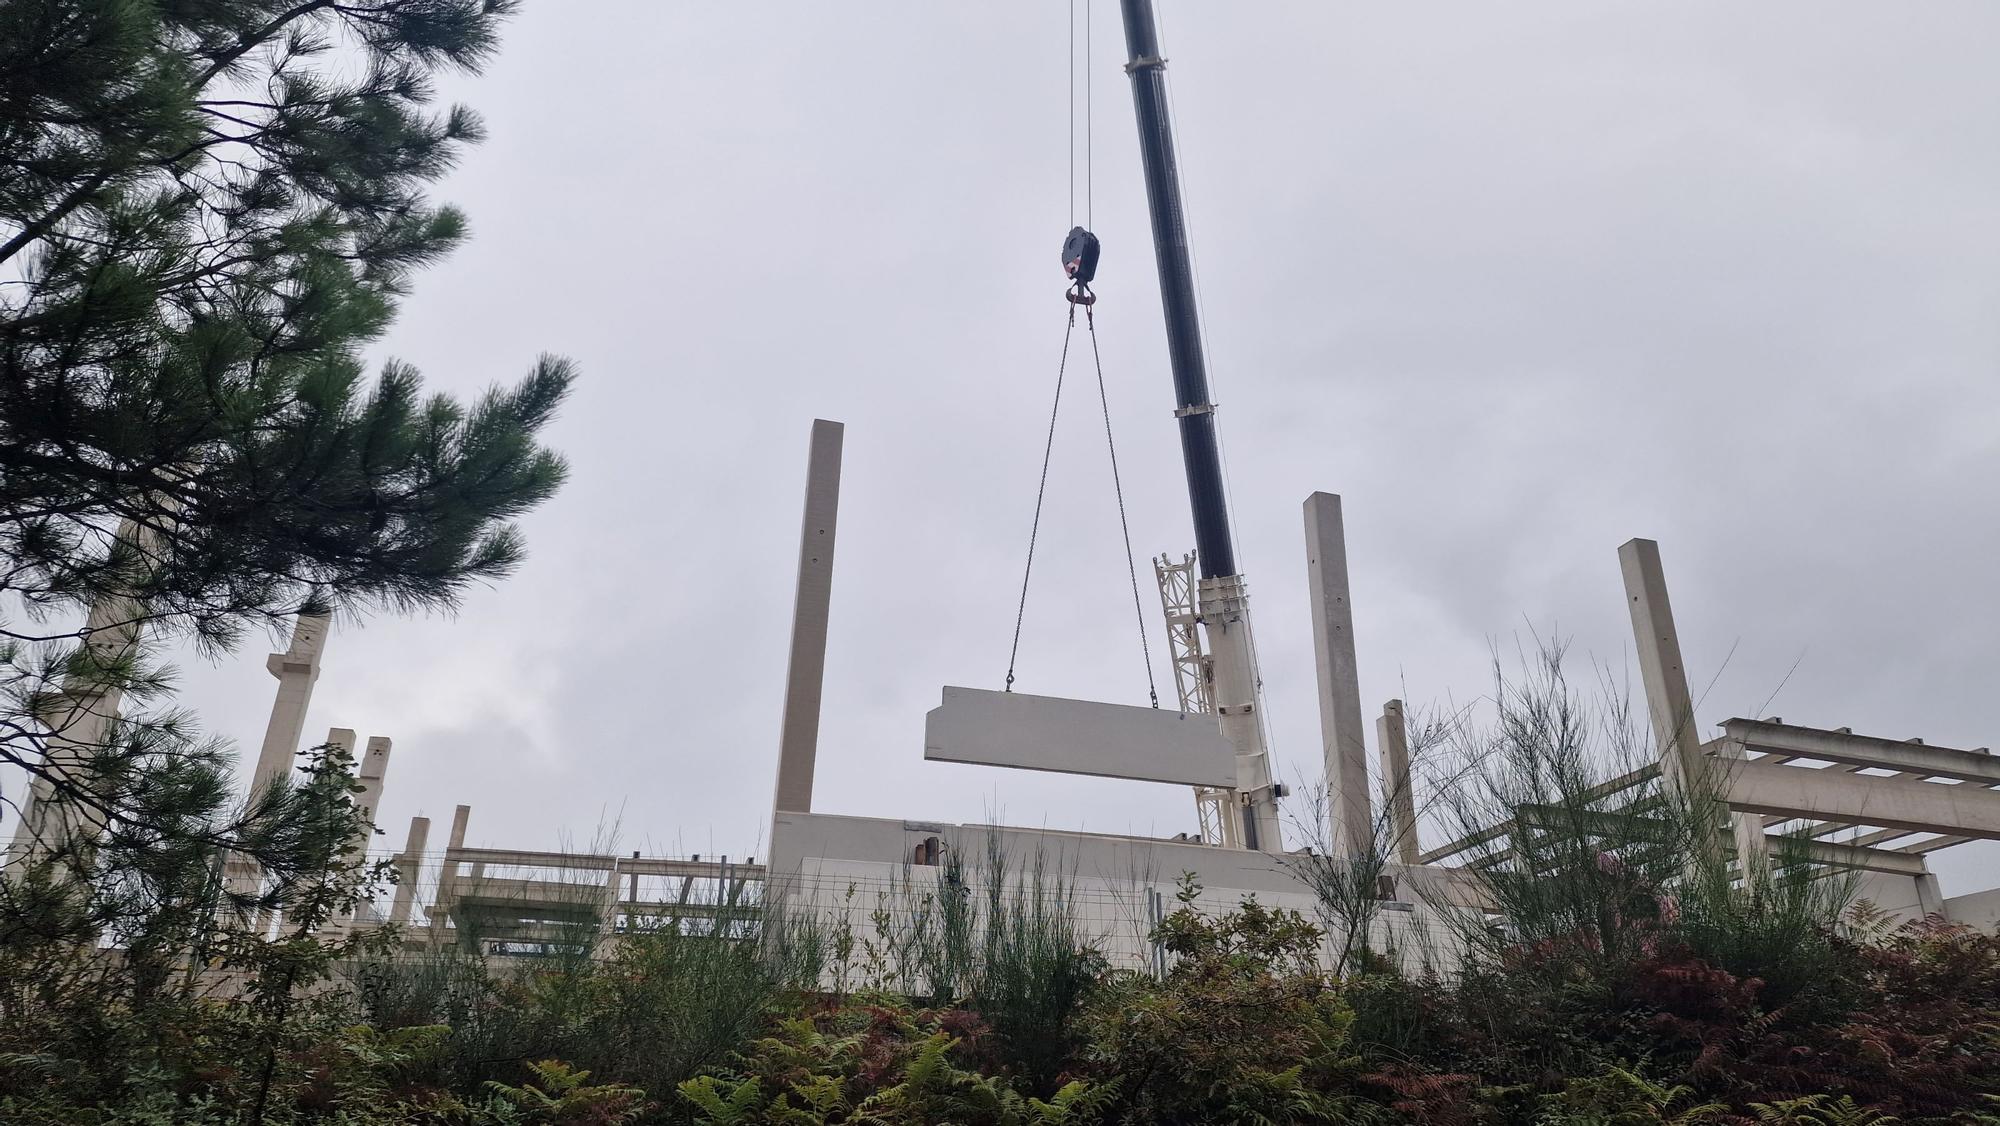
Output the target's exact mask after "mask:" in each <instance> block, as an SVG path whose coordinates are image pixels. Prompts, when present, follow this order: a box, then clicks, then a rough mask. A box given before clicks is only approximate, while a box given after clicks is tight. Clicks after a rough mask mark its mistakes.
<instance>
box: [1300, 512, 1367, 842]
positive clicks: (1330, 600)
mask: <svg viewBox="0 0 2000 1126" xmlns="http://www.w3.org/2000/svg"><path fill="white" fill-rule="evenodd" d="M1305 509H1306V570H1307V577H1308V583H1307V589H1308V591H1309V593H1310V595H1311V597H1312V617H1313V658H1314V659H1313V664H1314V665H1315V666H1317V668H1318V670H1319V729H1320V741H1321V743H1322V748H1321V749H1322V751H1323V753H1324V755H1325V763H1326V789H1327V805H1328V806H1329V807H1330V808H1329V809H1328V811H1327V812H1328V816H1330V817H1331V818H1332V819H1333V825H1332V833H1333V835H1332V838H1331V842H1330V843H1331V844H1332V846H1333V848H1334V849H1335V851H1336V854H1337V855H1340V856H1368V855H1372V854H1373V852H1374V849H1375V811H1374V808H1373V803H1372V802H1371V801H1370V800H1369V796H1368V748H1367V744H1366V742H1365V741H1364V738H1363V736H1362V731H1363V730H1365V728H1366V726H1367V722H1368V721H1367V720H1366V719H1365V718H1364V717H1363V716H1362V713H1361V680H1360V673H1359V671H1358V669H1357V667H1356V663H1355V658H1354V607H1353V605H1352V604H1351V603H1350V602H1349V600H1348V591H1347V537H1346V533H1345V532H1344V531H1343V529H1342V527H1341V519H1340V498H1339V497H1338V496H1335V495H1334V494H1332V493H1314V494H1313V495H1311V496H1309V497H1307V498H1306V504H1305Z"/></svg>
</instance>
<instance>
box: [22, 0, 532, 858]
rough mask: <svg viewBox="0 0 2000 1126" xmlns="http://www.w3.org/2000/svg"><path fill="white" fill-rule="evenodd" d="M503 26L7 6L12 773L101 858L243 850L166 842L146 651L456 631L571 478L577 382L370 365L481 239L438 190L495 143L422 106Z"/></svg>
mask: <svg viewBox="0 0 2000 1126" xmlns="http://www.w3.org/2000/svg"><path fill="white" fill-rule="evenodd" d="M512 7H513V5H512V4H511V2H509V0H342V2H337V3H336V2H333V0H283V2H273V0H171V2H161V0H0V758H4V759H5V760H8V761H11V762H13V763H15V764H16V765H19V766H21V767H24V768H26V769H28V770H29V771H30V772H32V773H35V774H36V775H37V776H38V777H39V778H40V780H41V784H42V785H44V786H50V787H53V788H54V790H55V791H57V792H58V793H59V795H60V796H61V797H62V798H63V799H64V800H65V801H69V802H72V803H76V804H77V805H78V807H79V808H80V809H82V810H83V818H82V819H83V820H84V821H86V822H88V823H89V824H90V825H91V827H92V830H93V831H94V832H96V833H99V834H102V833H103V832H105V831H107V830H118V831H123V832H127V833H141V834H143V833H169V834H171V833H181V834H183V835H186V834H190V833H192V834H195V835H197V836H205V837H207V838H209V839H210V840H212V841H222V840H224V839H227V840H229V842H230V843H231V845H232V846H235V845H244V844H249V845H253V846H254V845H255V843H256V842H255V840H254V839H253V838H255V837H256V833H255V832H252V831H251V829H250V827H249V826H250V822H251V821H252V820H254V818H253V817H252V816H251V814H250V813H245V814H244V815H243V816H241V817H238V818H236V819H235V820H234V821H231V820H230V819H228V818H223V819H222V821H221V822H218V820H217V819H216V818H215V817H212V816H201V817H194V818H191V819H190V818H188V817H186V816H184V815H183V814H185V813H186V811H187V810H188V809H190V808H200V809H210V808H211V807H212V806H213V802H212V801H209V800H208V799H209V798H210V797H212V794H209V793H208V790H207V787H210V786H212V783H211V782H203V781H200V780H198V779H192V778H189V777H183V776H180V775H177V774H175V773H174V771H175V770H176V769H179V768H178V767H176V766H175V765H174V764H175V763H193V764H202V763H205V764H208V766H207V767H204V768H205V769H213V768H215V764H216V763H217V762H219V761H220V760H219V759H218V757H217V756H216V755H215V754H214V753H213V748H211V747H210V746H209V745H208V744H206V743H205V742H204V741H203V740H201V739H200V738H199V737H198V736H196V735H194V734H193V733H192V732H191V731H190V730H189V729H188V725H187V723H186V721H185V718H184V717H179V716H174V715H165V716H154V717H153V718H151V719H134V718H133V715H132V713H133V711H134V709H135V708H138V707H141V706H144V705H147V704H149V703H151V704H153V705H159V704H162V703H163V702H164V701H165V700H166V699H167V698H168V696H169V695H170V687H171V679H170V673H169V672H168V670H163V669H161V668H160V667H159V666H158V664H157V661H156V659H155V657H154V654H155V652H156V651H157V649H158V647H160V646H162V645H166V644H169V643H173V642H177V641H184V640H187V639H189V638H192V639H193V640H194V641H195V642H196V643H197V644H198V645H201V646H204V647H207V648H208V649H209V650H211V651H222V650H227V649H229V648H230V647H231V646H233V645H234V644H235V643H236V642H237V641H238V640H239V639H240V638H241V637H242V636H243V634H244V632H245V631H246V630H248V629H253V628H255V627H258V626H274V625H276V624H277V623H279V622H281V621H283V620H284V619H286V618H287V617H289V616H291V615H294V614H298V613H308V612H309V613H327V612H334V611H340V612H348V613H360V612H365V611H368V610H373V609H385V608H386V609H389V610H394V611H410V610H414V609H424V608H446V607H450V606H452V605H454V604H455V602H456V600H457V599H458V598H459V596H460V595H461V594H462V593H463V592H464V591H465V590H466V588H467V587H468V585H470V584H474V583H479V582H484V581H491V580H493V579H496V578H498V577H500V576H503V575H505V574H507V573H508V572H510V571H511V570H512V569H513V568H514V567H515V566H516V565H517V564H518V562H519V561H520V559H521V555H522V541H521V538H520V535H519V533H518V531H517V530H516V528H515V526H514V525H513V524H512V523H511V521H512V520H513V519H514V518H515V517H517V516H519V515H520V514H522V513H524V512H526V511H527V510H529V509H530V508H532V507H534V506H535V505H536V504H538V503H540V502H541V501H543V500H545V499H547V498H548V497H549V496H550V495H551V494H552V493H553V492H554V490H555V489H556V488H557V486H558V485H559V484H560V483H561V481H562V479H563V475H564V466H563V463H562V460H561V459H560V458H559V457H558V456H557V455H556V454H554V453H553V452H551V451H550V450H548V449H547V448H545V447H544V446H542V445H541V444H540V442H539V441H538V437H537V436H538V433H539V431H540V430H541V429H542V428H543V426H544V425H545V424H546V423H547V422H548V421H549V420H550V418H551V417H552V416H553V415H554V413H555V411H556V409H557V407H558V406H559V405H560V404H561V402H562V401H563V399H564V397H565V395H566V394H567V392H568V390H569V387H570V384H571V380H572V371H571V368H570V365H569V364H568V363H567V362H566V361H564V360H561V359H558V358H554V357H547V356H545V357H543V358H541V359H540V360H539V361H538V362H537V363H536V364H535V365H534V367H533V368H532V370H531V371H530V373H529V374H528V375H527V377H526V378H525V379H523V380H521V381H520V382H519V383H517V384H515V385H513V386H511V387H505V388H496V389H494V390H492V391H489V392H488V393H486V394H485V395H484V396H483V397H480V398H479V399H477V400H476V401H474V402H470V403H461V402H458V401H454V400H453V399H451V398H449V397H446V396H443V395H431V396H428V397H427V396H426V395H425V394H424V393H423V391H422V387H421V384H420V381H419V378H418V375H417V373H416V372H415V371H414V370H412V369H411V368H409V367H408V366H406V365H402V364H398V363H393V362H392V363H389V364H387V365H386V366H385V367H383V368H382V369H381V371H380V373H379V374H378V375H376V376H375V377H374V378H372V379H371V378H369V377H368V375H367V373H366V368H365V366H364V360H363V351H364V350H365V349H366V347H367V346H368V345H369V344H371V343H372V342H374V341H375V340H377V339H378V338H379V337H380V336H381V334H382V333H383V332H384V331H385V329H386V328H387V326H388V325H389V323H390V320H391V317H392V315H393V314H394V312H395V308H396V302H397V299H398V298H399V297H400V296H402V295H403V294H404V293H405V292H406V290H407V287H408V285H409V284H410V281H411V277H412V274H413V272H414V271H415V270H416V269H417V268H419V267H421V266H423V265H425V264H426V263H429V262H432V261H435V260H437V259H438V258H439V257H440V256H442V255H444V254H445V253H447V252H448V251H450V250H451V249H452V248H453V247H454V246H456V245H457V244H458V243H459V242H460V241H461V240H462V239H463V238H464V237H465V221H464V218H463V216H462V215H461V214H460V213H459V212H458V211H457V210H456V209H454V208H452V207H449V206H442V205H438V204H434V203H433V202H431V201H430V200H429V198H428V197H427V195H426V191H427V189H428V188H429V187H430V185H432V184H433V183H434V182H435V181H436V180H437V179H438V178H439V177H440V176H442V175H443V174H444V173H445V172H446V171H447V170H448V169H449V168H450V167H451V165H452V162H453V161H454V160H455V159H456V157H457V156H458V154H459V153H460V152H461V150H462V149H463V148H464V146H466V145H467V144H470V143H473V142H475V141H477V140H478V139H479V137H480V125H479V122H478V119H477V118H476V117H475V116H474V115H473V114H472V113H471V112H470V111H468V110H466V109H464V108H462V107H457V106H452V107H449V108H443V109H440V108H438V107H437V106H436V105H435V98H434V92H433V87H434V83H435V79H436V78H437V76H439V75H440V74H442V73H446V72H450V71H466V72H476V71H477V70H479V68H480V66H481V65H482V63H483V62H484V61H485V60H487V59H488V58H489V57H490V56H491V54H492V52H493V51H494V49H495V47H496V45H497V34H498V30H499V27H500V25H501V24H502V23H503V21H504V20H505V18H506V17H507V16H508V14H509V13H510V11H511V9H512ZM86 610H88V611H90V613H91V622H90V629H88V630H87V631H84V633H85V636H84V637H82V638H79V636H78V633H77V631H74V630H73V629H62V628H58V626H59V625H60V623H62V622H63V621H74V620H75V618H76V617H77V616H79V615H80V614H81V613H82V612H84V611H86ZM10 619H11V620H10ZM121 705H122V708H123V712H122V714H121V715H118V716H114V715H113V714H112V713H114V712H117V711H118V709H119V708H120V706H121ZM52 716H61V717H67V718H64V719H52V718H51V717H52ZM65 724H67V725H68V726H65ZM79 744H80V745H79ZM51 756H54V757H53V760H52V758H51ZM52 761H53V765H52ZM162 772H164V774H162ZM160 776H164V777H167V778H170V779H174V784H173V785H171V786H168V787H167V788H166V789H165V790H158V789H155V790H150V791H149V790H146V789H145V788H144V787H142V786H138V785H136V784H135V783H134V782H133V779H135V778H138V779H154V780H155V781H157V780H158V777H160ZM176 795H181V796H182V797H183V798H184V799H185V800H183V801H182V803H181V805H180V806H179V807H176V806H175V804H174V801H173V800H172V799H174V798H175V797H176ZM189 795H200V796H201V797H202V800H201V801H194V800H193V799H192V797H189ZM163 803H164V804H163ZM177 809H178V810H179V812H176V810H177ZM253 812H254V811H253ZM253 851H254V849H253ZM84 859H85V860H87V859H88V858H84ZM267 859H268V860H269V862H270V863H272V864H274V865H276V866H277V867H279V868H282V867H283V866H284V861H283V858H282V857H277V856H272V857H269V858H267ZM87 866H88V865H87V864H86V867H87Z"/></svg>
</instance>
